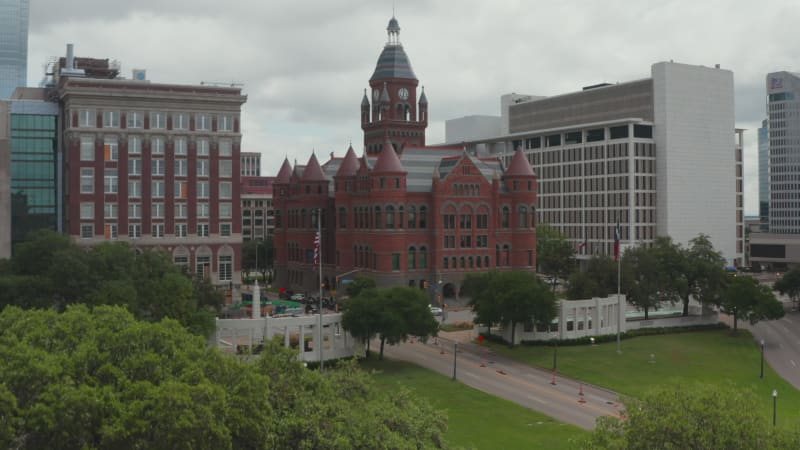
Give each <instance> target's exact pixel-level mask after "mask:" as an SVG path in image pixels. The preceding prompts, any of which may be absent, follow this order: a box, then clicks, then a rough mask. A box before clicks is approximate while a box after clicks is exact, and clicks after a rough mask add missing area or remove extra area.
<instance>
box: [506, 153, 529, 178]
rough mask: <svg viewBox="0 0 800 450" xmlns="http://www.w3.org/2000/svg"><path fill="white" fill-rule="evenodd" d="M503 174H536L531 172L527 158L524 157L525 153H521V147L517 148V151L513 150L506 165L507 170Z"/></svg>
mask: <svg viewBox="0 0 800 450" xmlns="http://www.w3.org/2000/svg"><path fill="white" fill-rule="evenodd" d="M505 175H506V176H508V175H511V176H527V177H533V176H536V174H535V173H533V168H532V167H531V165H530V163H529V162H528V158H526V157H525V154H524V153H522V149H519V148H518V149H517V151H515V152H514V156H513V157H512V158H511V163H510V164H509V165H508V170H506V173H505Z"/></svg>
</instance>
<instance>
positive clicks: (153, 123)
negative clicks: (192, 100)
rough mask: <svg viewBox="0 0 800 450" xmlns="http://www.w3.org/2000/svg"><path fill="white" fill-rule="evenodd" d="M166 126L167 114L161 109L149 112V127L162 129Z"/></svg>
mask: <svg viewBox="0 0 800 450" xmlns="http://www.w3.org/2000/svg"><path fill="white" fill-rule="evenodd" d="M165 128H167V114H166V113H164V112H163V111H154V112H151V113H150V129H151V130H155V129H158V130H163V129H165Z"/></svg>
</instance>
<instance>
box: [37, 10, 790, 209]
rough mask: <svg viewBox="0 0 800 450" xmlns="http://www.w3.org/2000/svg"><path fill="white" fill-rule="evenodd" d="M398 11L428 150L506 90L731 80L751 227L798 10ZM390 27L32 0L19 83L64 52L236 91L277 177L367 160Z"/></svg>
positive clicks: (359, 19) (386, 15)
mask: <svg viewBox="0 0 800 450" xmlns="http://www.w3.org/2000/svg"><path fill="white" fill-rule="evenodd" d="M395 11H396V12H395V15H396V17H397V19H398V21H399V22H400V27H401V33H400V40H401V42H402V43H403V46H404V48H405V50H406V53H407V54H408V56H409V58H410V59H411V64H412V66H413V68H414V71H415V73H416V75H417V77H418V78H419V80H420V84H421V85H424V86H425V93H426V95H427V97H428V101H429V104H430V106H429V110H430V125H429V127H428V133H427V141H428V143H439V142H442V141H444V121H445V120H447V119H450V118H454V117H459V116H464V115H471V114H494V115H499V108H500V101H499V97H500V95H501V94H503V93H508V92H517V93H525V94H537V95H556V94H563V93H566V92H572V91H575V90H580V88H581V87H582V86H587V85H592V84H597V83H600V82H611V83H614V82H624V81H630V80H634V79H640V78H646V77H649V76H650V66H651V65H652V64H653V63H655V62H658V61H665V60H674V61H675V62H682V63H687V64H698V65H705V66H710V67H713V66H714V64H720V65H721V67H722V68H725V69H730V70H732V71H733V72H734V80H735V88H736V122H737V126H738V127H741V128H746V129H747V130H748V131H747V132H746V134H745V139H746V140H745V142H746V149H745V158H746V159H745V164H746V167H745V176H746V178H745V190H746V193H745V195H746V197H745V208H746V212H747V213H748V214H757V211H758V189H757V177H758V175H757V173H758V172H757V151H756V128H758V127H759V126H760V121H761V120H762V119H763V118H764V117H765V108H764V104H765V100H764V85H765V82H764V79H765V75H766V74H767V73H768V72H771V71H776V70H790V71H800V46H798V45H797V41H798V40H797V24H798V19H800V2H798V1H797V0H772V1H770V2H751V1H749V2H730V1H724V0H719V1H711V0H660V1H658V2H655V1H650V0H647V1H645V0H636V1H633V0H632V1H623V0H606V1H603V2H599V1H594V0H585V1H579V0H560V1H558V2H556V1H522V0H518V1H514V0H493V1H486V0H458V1H450V0H448V1H444V0H438V1H433V0H428V1H425V0H407V1H402V0H398V1H397V2H396V6H395ZM391 16H392V1H391V0H380V1H357V0H260V1H257V0H228V1H219V0H213V1H212V0H158V1H155V0H138V1H136V2H116V1H108V0H70V1H60V0H31V15H30V37H29V39H30V40H29V54H28V58H29V63H28V66H29V69H28V77H29V82H30V83H31V84H32V85H36V84H37V83H38V82H39V81H40V80H41V78H42V76H41V75H42V73H43V65H44V63H45V61H46V60H47V59H48V58H50V57H52V56H61V55H63V54H64V53H65V46H66V43H68V42H71V43H74V44H75V54H76V56H86V57H96V58H111V59H116V60H118V61H119V62H120V63H121V64H122V74H123V75H124V76H126V77H130V70H131V69H133V68H140V69H146V70H147V76H148V78H149V79H150V80H151V81H153V82H164V83H182V84H195V83H199V82H200V81H220V82H226V83H241V84H242V85H243V89H244V92H245V93H246V94H247V97H248V99H247V103H246V104H245V105H244V108H243V110H242V116H243V119H242V132H243V135H244V137H243V144H242V150H243V151H256V152H261V153H262V154H263V158H262V169H263V173H264V174H265V175H275V174H276V173H277V171H278V169H279V167H280V164H281V162H282V161H283V158H284V156H288V157H289V159H290V161H294V159H295V158H296V159H297V161H298V162H299V163H301V164H305V163H306V161H307V160H308V158H309V156H310V154H311V151H312V149H315V150H316V152H317V154H318V155H320V157H321V159H322V160H325V159H327V155H328V154H329V153H330V152H335V153H336V154H337V155H343V154H344V152H345V150H346V149H347V147H348V145H349V143H350V142H351V141H352V142H353V147H354V148H355V149H356V150H357V151H358V153H359V154H360V152H361V149H362V142H363V135H362V132H361V128H360V122H359V105H360V102H361V96H362V94H363V89H364V88H365V87H367V86H368V80H369V77H370V76H371V75H372V71H373V69H374V67H375V63H376V61H377V58H378V55H379V54H380V51H381V49H382V48H383V45H384V44H385V42H386V25H387V23H388V20H389V19H390V18H391Z"/></svg>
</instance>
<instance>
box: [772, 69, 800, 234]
mask: <svg viewBox="0 0 800 450" xmlns="http://www.w3.org/2000/svg"><path fill="white" fill-rule="evenodd" d="M767 113H768V120H767V124H768V126H769V176H770V183H769V194H770V204H769V231H770V232H771V233H776V234H798V233H800V118H798V114H800V74H799V73H792V72H785V71H784V72H773V73H770V74H768V75H767Z"/></svg>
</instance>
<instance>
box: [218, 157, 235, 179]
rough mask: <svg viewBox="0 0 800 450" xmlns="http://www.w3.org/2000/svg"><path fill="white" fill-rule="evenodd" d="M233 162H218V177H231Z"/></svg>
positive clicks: (227, 160) (226, 160) (223, 160)
mask: <svg viewBox="0 0 800 450" xmlns="http://www.w3.org/2000/svg"><path fill="white" fill-rule="evenodd" d="M232 163H233V161H231V160H230V159H220V160H219V177H220V178H230V177H232V176H233V164H232Z"/></svg>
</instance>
